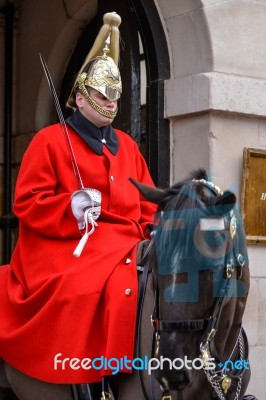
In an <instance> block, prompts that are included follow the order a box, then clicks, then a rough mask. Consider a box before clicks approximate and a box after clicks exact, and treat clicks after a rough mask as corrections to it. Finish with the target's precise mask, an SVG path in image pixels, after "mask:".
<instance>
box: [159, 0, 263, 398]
mask: <svg viewBox="0 0 266 400" xmlns="http://www.w3.org/2000/svg"><path fill="white" fill-rule="evenodd" d="M158 7H159V8H160V11H161V14H162V18H163V19H164V22H165V29H166V32H167V35H168V43H169V51H170V54H171V58H172V76H171V79H170V80H169V81H168V82H166V83H165V99H166V107H165V115H166V117H167V118H169V119H170V121H171V126H172V132H171V143H172V158H171V166H172V168H171V175H172V182H175V181H177V180H179V179H181V178H183V177H184V176H185V175H186V174H187V173H188V172H189V171H190V170H192V169H194V168H198V167H204V168H206V169H207V170H208V171H209V172H210V173H211V174H212V175H213V178H214V181H215V182H216V184H218V185H219V186H221V187H222V188H223V189H225V188H231V189H232V190H234V191H235V192H236V194H237V197H238V201H239V202H240V195H241V181H242V161H243V148H244V147H254V148H258V149H265V147H266V118H265V117H266V48H265V46H264V43H265V38H266V25H265V23H264V21H265V18H266V2H265V1H245V0H241V1H238V0H233V1H230V0H228V1H221V0H207V1H206V0H205V1H197V0H195V1H192V0H189V1H185V0H184V1H182V0H180V1H171V0H169V1H163V0H162V1H159V0H158ZM248 251H249V258H250V271H251V288H250V294H249V298H248V303H247V308H246V313H245V318H244V326H245V327H246V330H247V333H248V336H249V341H250V359H251V363H252V379H251V382H250V386H249V390H248V391H249V392H251V393H253V394H254V395H256V396H257V397H258V398H259V399H260V400H266V394H265V391H264V385H263V383H264V376H263V374H264V372H263V359H264V357H265V356H266V303H265V289H266V287H265V285H266V272H265V268H264V263H265V261H264V259H265V255H266V248H265V247H263V246H261V247H259V246H255V245H254V246H249V247H248Z"/></svg>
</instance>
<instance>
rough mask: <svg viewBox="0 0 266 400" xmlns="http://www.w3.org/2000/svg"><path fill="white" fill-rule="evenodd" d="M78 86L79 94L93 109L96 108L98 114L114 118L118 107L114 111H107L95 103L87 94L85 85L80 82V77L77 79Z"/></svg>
mask: <svg viewBox="0 0 266 400" xmlns="http://www.w3.org/2000/svg"><path fill="white" fill-rule="evenodd" d="M78 88H79V90H80V92H81V94H82V95H83V96H84V97H85V99H86V100H87V102H88V103H89V104H90V105H91V106H92V108H93V109H94V110H96V111H97V112H98V113H99V114H101V115H103V116H104V117H107V118H110V119H114V118H115V116H116V114H117V110H118V109H117V108H116V110H115V111H108V110H105V109H104V108H103V107H101V106H99V104H98V103H96V101H95V100H94V99H93V98H92V97H91V95H90V94H89V92H88V90H87V88H86V86H85V85H84V83H83V82H82V79H80V81H79V85H78Z"/></svg>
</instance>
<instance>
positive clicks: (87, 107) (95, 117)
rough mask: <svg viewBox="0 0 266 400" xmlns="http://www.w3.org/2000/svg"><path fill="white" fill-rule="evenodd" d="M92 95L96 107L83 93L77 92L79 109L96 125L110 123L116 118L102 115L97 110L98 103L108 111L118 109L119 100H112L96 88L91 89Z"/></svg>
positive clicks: (99, 126)
mask: <svg viewBox="0 0 266 400" xmlns="http://www.w3.org/2000/svg"><path fill="white" fill-rule="evenodd" d="M90 96H91V98H92V99H93V100H94V102H95V103H96V107H93V106H92V105H91V104H89V103H88V101H87V100H86V99H85V97H84V96H83V95H82V94H81V93H77V94H76V104H77V106H78V108H79V111H80V112H81V113H82V114H83V115H84V117H86V118H87V119H88V120H89V121H91V122H92V123H93V124H94V125H95V126H97V127H98V128H101V127H103V126H107V125H110V124H111V123H112V122H113V120H114V118H111V117H107V116H105V115H102V113H99V112H98V111H97V105H98V106H99V107H100V108H101V109H103V110H106V111H108V112H115V111H116V110H117V101H111V100H109V99H107V98H106V97H105V96H104V95H103V94H102V93H100V92H98V91H97V90H95V89H91V90H90Z"/></svg>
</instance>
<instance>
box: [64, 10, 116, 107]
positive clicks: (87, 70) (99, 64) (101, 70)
mask: <svg viewBox="0 0 266 400" xmlns="http://www.w3.org/2000/svg"><path fill="white" fill-rule="evenodd" d="M120 23H121V18H120V16H119V15H118V14H117V13H116V12H112V13H106V14H104V16H103V26H102V27H101V29H100V32H99V34H98V36H97V37H96V40H95V42H94V45H93V47H92V48H91V50H90V52H89V54H88V55H87V57H86V59H85V61H84V63H83V65H82V67H81V69H80V71H79V73H78V75H77V78H76V80H75V83H74V86H73V88H72V91H71V94H70V96H69V98H68V101H67V105H68V106H70V107H72V108H76V102H75V94H76V92H77V91H78V90H79V91H80V92H81V93H82V94H83V95H84V96H85V98H86V99H87V100H88V101H89V103H90V104H91V105H92V106H94V105H95V104H94V101H93V99H92V98H91V96H90V95H89V88H93V89H95V90H98V91H99V92H100V93H102V94H103V95H104V96H105V97H106V98H108V99H109V100H111V101H116V100H118V99H119V97H120V95H121V93H122V82H121V76H120V72H119V69H118V62H119V37H120V35H119V25H120ZM96 106H97V105H96ZM96 106H95V108H96ZM97 111H99V110H97Z"/></svg>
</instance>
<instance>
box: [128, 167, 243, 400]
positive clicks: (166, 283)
mask: <svg viewBox="0 0 266 400" xmlns="http://www.w3.org/2000/svg"><path fill="white" fill-rule="evenodd" d="M132 182H133V183H134V184H135V186H137V188H138V190H139V191H140V192H141V193H142V195H143V196H144V197H145V198H146V199H147V200H149V201H151V202H154V203H156V204H158V206H159V208H158V212H157V213H156V216H155V223H154V233H153V252H152V255H151V260H150V262H151V264H152V269H153V273H154V275H155V279H156V282H157V287H158V301H156V302H155V303H157V304H158V307H155V311H154V315H153V324H154V330H155V334H156V339H157V352H156V357H157V358H158V359H159V360H160V366H161V368H160V369H158V370H157V371H156V378H157V379H158V380H159V382H160V384H161V385H162V386H163V387H164V388H166V389H167V390H184V389H185V388H190V387H192V386H193V385H194V384H195V381H196V379H201V380H202V379H203V380H204V379H206V376H205V375H207V377H208V379H209V381H212V380H213V382H212V383H211V384H212V387H213V389H214V390H215V391H216V392H217V394H218V395H219V393H218V392H219V391H221V393H223V394H225V393H227V391H228V390H229V391H230V390H232V387H233V386H237V387H238V390H240V389H241V388H240V387H239V384H238V382H234V385H232V386H231V383H232V382H233V378H232V377H230V376H229V375H230V374H229V373H227V371H225V370H223V368H219V367H218V366H217V364H219V365H221V364H223V363H225V361H226V360H228V359H229V358H230V357H232V358H234V357H238V356H239V355H236V354H238V351H237V350H238V348H239V346H240V347H242V348H243V347H245V346H244V344H243V343H242V344H241V345H240V344H238V341H239V340H240V339H239V338H240V336H241V332H242V330H241V322H242V316H243V312H244V308H245V304H246V298H247V293H248V289H249V272H248V256H247V249H246V242H245V233H244V228H243V224H242V220H241V217H240V214H239V213H238V211H237V209H236V197H235V195H234V194H233V193H232V192H231V191H229V190H227V191H224V192H223V191H222V190H221V189H220V188H219V187H217V186H215V185H214V184H213V183H212V182H210V181H209V179H208V176H207V174H206V171H204V170H198V171H195V172H193V173H192V174H191V175H190V176H189V177H188V178H187V179H185V180H184V181H182V182H179V183H177V184H176V185H174V186H172V187H171V188H169V189H164V190H162V189H158V188H151V187H147V186H145V185H142V184H139V183H137V182H135V181H132ZM243 341H244V339H242V342H243ZM244 356H245V355H243V354H242V355H241V357H242V358H243V357H244ZM239 357H240V356H239ZM211 368H212V369H211ZM218 369H220V370H223V372H222V374H221V376H219V383H218V378H217V382H216V381H215V382H214V378H213V376H214V375H217V370H218ZM204 372H205V374H204ZM218 375H219V374H218ZM218 375H217V376H218ZM224 377H226V378H227V380H225V378H224ZM203 382H204V381H203ZM226 382H227V383H226ZM222 386H223V387H224V388H223V387H222ZM216 387H217V388H216ZM195 398H196V397H195ZM202 398H203V397H202ZM220 398H222V397H220ZM230 398H231V397H230Z"/></svg>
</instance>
